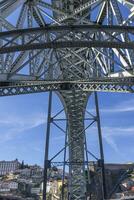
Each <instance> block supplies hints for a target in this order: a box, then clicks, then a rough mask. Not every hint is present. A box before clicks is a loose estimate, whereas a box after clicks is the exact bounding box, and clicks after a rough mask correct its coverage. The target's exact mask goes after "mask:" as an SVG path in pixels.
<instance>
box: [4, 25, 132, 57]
mask: <svg viewBox="0 0 134 200" xmlns="http://www.w3.org/2000/svg"><path fill="white" fill-rule="evenodd" d="M63 33H64V34H63ZM128 33H129V34H133V35H134V27H128V26H100V25H74V26H47V27H42V28H32V29H22V30H12V31H7V32H1V33H0V40H1V41H2V44H3V45H2V46H1V48H0V54H4V53H12V52H16V51H27V50H33V49H51V48H52V49H57V48H83V47H88V48H91V47H97V48H117V49H118V48H121V49H134V41H133V37H132V41H128V40H127V39H126V40H125V41H122V40H121V34H126V36H127V35H128ZM50 35H51V36H52V37H50ZM72 36H73V37H72ZM74 36H75V37H74ZM39 38H40V39H39ZM48 38H49V41H48ZM50 38H51V39H50ZM126 38H127V37H126Z"/></svg>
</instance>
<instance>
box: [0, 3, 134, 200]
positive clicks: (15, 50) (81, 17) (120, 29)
mask: <svg viewBox="0 0 134 200" xmlns="http://www.w3.org/2000/svg"><path fill="white" fill-rule="evenodd" d="M14 16H16V17H14ZM48 91H49V92H50V95H49V107H48V124H47V133H46V150H45V162H44V192H43V199H44V200H45V199H46V182H47V169H48V167H49V162H50V159H49V157H48V152H49V137H50V125H51V110H52V108H51V102H52V91H54V92H56V94H57V95H58V96H59V98H60V100H61V102H62V103H63V106H64V110H65V113H66V118H67V130H66V139H67V140H66V144H67V146H68V147H69V188H68V194H69V195H68V199H69V200H74V199H76V200H86V198H87V191H86V184H87V180H86V178H85V175H84V174H85V163H86V162H87V158H86V157H85V154H86V155H87V152H89V151H88V150H87V149H86V142H85V126H84V115H85V111H86V105H87V101H88V99H89V97H90V95H91V93H92V92H95V105H96V118H95V119H96V121H97V127H98V137H99V144H100V160H101V166H102V167H101V170H102V185H103V187H102V192H103V199H106V197H107V194H106V184H105V169H104V152H103V141H102V136H101V124H100V116H99V106H98V98H97V93H96V92H97V91H99V92H101V91H104V92H129V93H133V92H134V4H133V1H132V0H80V1H78V0H51V1H47V0H1V1H0V96H1V97H2V96H10V95H21V94H29V93H39V92H48ZM63 150H64V151H65V154H64V155H66V145H65V147H64V148H63ZM63 150H61V151H63ZM64 161H65V157H64ZM65 163H66V162H64V164H65ZM64 169H65V168H64ZM89 179H90V177H89ZM88 181H90V180H88ZM63 183H64V180H63ZM62 199H64V192H63V194H62Z"/></svg>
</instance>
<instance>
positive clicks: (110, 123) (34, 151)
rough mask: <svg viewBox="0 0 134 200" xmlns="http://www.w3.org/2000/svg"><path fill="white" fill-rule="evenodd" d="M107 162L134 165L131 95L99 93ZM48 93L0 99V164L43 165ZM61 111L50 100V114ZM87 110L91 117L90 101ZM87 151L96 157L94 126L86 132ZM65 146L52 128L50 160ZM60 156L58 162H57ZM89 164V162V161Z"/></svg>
mask: <svg viewBox="0 0 134 200" xmlns="http://www.w3.org/2000/svg"><path fill="white" fill-rule="evenodd" d="M98 95H99V103H100V115H101V124H102V133H103V142H104V152H105V161H106V162H116V163H119V162H121V163H126V162H134V157H133V154H134V147H133V141H134V124H133V117H134V98H133V97H134V96H133V94H121V93H120V94H119V93H98ZM47 107H48V93H41V94H31V95H20V96H12V97H1V98H0V111H1V112H0V146H1V153H0V160H3V159H4V160H12V159H15V158H18V159H19V160H20V161H21V160H25V162H26V163H29V164H34V163H37V164H39V165H43V159H44V139H45V133H46V119H47ZM60 109H62V105H61V103H60V102H59V99H58V97H56V95H54V98H53V111H52V112H53V114H56V113H57V111H60ZM87 110H88V111H90V112H91V113H94V106H93V97H91V98H90V99H89V103H88V106H87ZM86 132H87V136H88V148H89V150H90V151H92V152H93V153H94V154H95V155H96V156H98V140H97V131H96V126H95V125H93V126H92V127H91V128H89V129H88V130H87V131H86ZM63 144H64V133H62V132H61V131H59V129H57V128H56V127H55V126H53V125H52V128H51V141H50V146H51V148H50V157H52V156H53V155H54V154H55V152H57V151H58V150H59V149H60V148H61V147H62V146H63ZM60 159H61V156H60V157H59V158H57V160H60ZM90 159H91V160H92V158H91V157H90Z"/></svg>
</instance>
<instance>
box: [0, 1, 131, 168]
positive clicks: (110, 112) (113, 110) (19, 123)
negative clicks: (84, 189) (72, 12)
mask: <svg viewBox="0 0 134 200" xmlns="http://www.w3.org/2000/svg"><path fill="white" fill-rule="evenodd" d="M49 2H51V1H49ZM19 9H20V8H19ZM121 10H122V13H123V15H124V17H125V18H127V15H128V13H127V10H126V7H125V10H124V9H123V7H121ZM49 12H50V11H49ZM49 12H48V13H49ZM18 13H19V10H16V12H14V14H12V15H11V16H9V18H8V20H9V21H11V22H12V23H13V24H14V25H15V24H16V20H15V16H17V15H18ZM93 14H95V15H96V11H95V12H94V13H93ZM92 17H93V18H94V15H93V16H92ZM16 19H17V17H16ZM133 97H134V96H133V94H121V93H120V94H119V93H99V102H100V115H101V125H102V134H103V143H104V154H105V161H106V162H122V163H126V162H134V157H133V154H134V146H133V141H134V124H133V117H134V98H133ZM61 107H62V106H61V104H60V102H59V100H58V98H57V97H56V96H55V98H54V101H53V113H54V114H56V112H57V111H59V110H60V109H61ZM47 108H48V93H41V94H31V95H25V96H23V95H22V96H12V97H1V98H0V148H1V151H0V160H12V159H16V158H18V159H19V160H20V161H22V160H25V162H26V163H29V164H34V163H37V164H39V165H43V159H44V146H45V143H44V141H45V133H46V119H47ZM87 110H88V111H91V112H93V113H94V106H93V103H92V97H91V98H90V100H89V104H88V106H87ZM51 130H52V131H51V141H50V157H52V156H53V155H54V153H55V152H57V151H58V150H60V148H61V147H62V146H63V144H64V134H63V133H62V132H61V131H59V129H57V128H56V127H55V126H52V128H51ZM86 132H87V136H88V148H89V150H90V151H92V152H93V153H94V154H95V155H96V156H99V155H98V140H97V131H96V127H95V125H94V126H92V127H91V128H89V129H88V130H87V131H86ZM58 159H59V160H60V159H61V156H60V157H59V158H58ZM90 159H92V158H91V157H90Z"/></svg>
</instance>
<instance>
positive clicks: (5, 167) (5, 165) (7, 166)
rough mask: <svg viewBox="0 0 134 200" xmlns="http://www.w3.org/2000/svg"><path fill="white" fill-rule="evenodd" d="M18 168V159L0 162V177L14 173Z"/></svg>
mask: <svg viewBox="0 0 134 200" xmlns="http://www.w3.org/2000/svg"><path fill="white" fill-rule="evenodd" d="M20 166H21V164H20V163H19V161H18V159H16V160H13V161H5V160H3V161H0V176H3V175H6V174H8V173H10V172H14V171H15V170H17V169H19V168H20Z"/></svg>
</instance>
